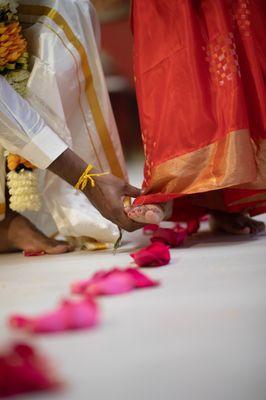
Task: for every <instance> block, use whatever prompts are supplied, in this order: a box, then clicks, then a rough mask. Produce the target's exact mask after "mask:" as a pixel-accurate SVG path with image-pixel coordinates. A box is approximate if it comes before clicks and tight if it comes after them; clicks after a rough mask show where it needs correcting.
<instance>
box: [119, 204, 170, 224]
mask: <svg viewBox="0 0 266 400" xmlns="http://www.w3.org/2000/svg"><path fill="white" fill-rule="evenodd" d="M172 208H173V202H171V201H169V202H167V203H162V204H144V205H142V206H135V207H134V206H133V207H128V208H126V209H125V211H126V213H127V215H128V217H129V218H130V219H132V220H133V221H136V222H140V223H143V224H159V223H160V222H162V221H164V220H167V219H168V218H170V216H171V214H172Z"/></svg>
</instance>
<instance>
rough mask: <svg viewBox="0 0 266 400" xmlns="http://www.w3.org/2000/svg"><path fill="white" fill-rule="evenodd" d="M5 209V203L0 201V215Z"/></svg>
mask: <svg viewBox="0 0 266 400" xmlns="http://www.w3.org/2000/svg"><path fill="white" fill-rule="evenodd" d="M5 211H6V205H5V203H0V216H1V215H4V214H5Z"/></svg>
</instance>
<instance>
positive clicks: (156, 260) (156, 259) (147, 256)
mask: <svg viewBox="0 0 266 400" xmlns="http://www.w3.org/2000/svg"><path fill="white" fill-rule="evenodd" d="M130 256H131V257H132V258H133V259H134V261H135V263H136V264H137V265H138V266H139V267H159V266H162V265H166V264H168V263H169V261H170V252H169V247H168V246H166V245H165V244H164V243H162V242H157V241H156V242H154V243H152V244H151V245H150V246H147V247H144V248H143V249H141V250H139V251H137V252H136V253H132V254H130Z"/></svg>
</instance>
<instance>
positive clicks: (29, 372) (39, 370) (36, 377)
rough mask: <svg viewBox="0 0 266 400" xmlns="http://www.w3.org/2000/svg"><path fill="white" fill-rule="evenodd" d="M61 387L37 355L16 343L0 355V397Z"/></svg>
mask: <svg viewBox="0 0 266 400" xmlns="http://www.w3.org/2000/svg"><path fill="white" fill-rule="evenodd" d="M61 386H62V385H61V384H60V383H59V381H58V380H57V378H56V377H55V376H54V374H53V371H52V369H51V366H50V365H48V363H47V360H46V359H45V358H44V357H42V356H40V355H39V353H38V352H37V351H36V350H35V349H33V348H32V347H30V346H28V345H27V344H24V343H17V344H15V345H13V346H12V348H10V349H7V350H6V351H5V352H4V353H2V354H0V397H8V396H15V395H19V394H25V393H31V392H37V391H48V390H49V391H51V390H57V389H58V388H60V387H61Z"/></svg>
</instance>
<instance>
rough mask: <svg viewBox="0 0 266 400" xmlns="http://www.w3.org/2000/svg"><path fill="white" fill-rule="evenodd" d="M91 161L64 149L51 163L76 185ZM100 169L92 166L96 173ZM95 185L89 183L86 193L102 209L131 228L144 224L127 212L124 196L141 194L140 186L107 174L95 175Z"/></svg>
mask: <svg viewBox="0 0 266 400" xmlns="http://www.w3.org/2000/svg"><path fill="white" fill-rule="evenodd" d="M86 167H87V164H86V163H85V162H84V161H83V160H81V159H80V158H79V157H78V156H77V155H76V154H75V153H74V152H73V151H72V150H70V149H67V150H66V151H64V152H63V153H62V154H61V155H60V156H59V157H58V158H57V159H56V160H55V161H53V162H52V164H51V165H50V166H49V167H48V169H49V170H50V171H52V172H53V173H55V174H56V175H58V176H60V177H61V178H62V179H64V180H65V181H66V182H68V183H69V184H70V185H72V186H74V185H75V184H76V183H77V181H78V179H79V177H80V176H81V175H82V174H83V172H84V171H85V169H86ZM93 172H95V173H97V172H99V171H97V170H92V173H93ZM94 180H95V187H91V185H90V183H88V185H87V187H86V188H85V189H84V194H85V195H86V196H87V198H88V199H89V200H90V202H91V203H92V204H93V205H94V206H95V208H97V209H98V211H99V212H100V213H101V214H102V215H103V216H104V217H105V218H107V219H109V220H110V221H112V222H113V223H114V224H116V225H118V226H119V227H120V228H122V229H125V230H127V231H134V230H136V229H139V228H141V227H142V225H141V224H138V223H136V222H133V221H132V220H131V219H129V218H128V217H127V215H126V214H125V212H124V204H123V198H124V197H125V196H129V197H137V196H139V195H140V190H139V189H137V188H135V187H134V186H131V185H130V184H128V183H127V182H125V181H124V180H122V179H120V178H117V177H115V176H114V175H112V174H107V175H103V176H99V177H94Z"/></svg>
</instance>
